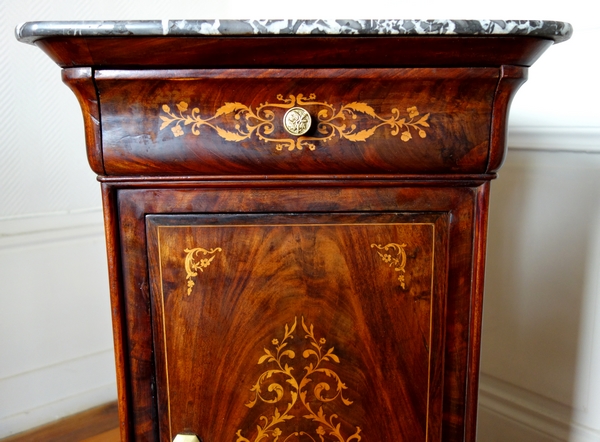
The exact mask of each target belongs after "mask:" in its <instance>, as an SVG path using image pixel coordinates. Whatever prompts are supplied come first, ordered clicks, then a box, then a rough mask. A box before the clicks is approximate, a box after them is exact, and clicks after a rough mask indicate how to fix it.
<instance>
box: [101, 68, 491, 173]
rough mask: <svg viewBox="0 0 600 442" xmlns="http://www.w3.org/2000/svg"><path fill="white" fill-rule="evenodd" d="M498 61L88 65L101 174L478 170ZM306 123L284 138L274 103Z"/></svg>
mask: <svg viewBox="0 0 600 442" xmlns="http://www.w3.org/2000/svg"><path fill="white" fill-rule="evenodd" d="M499 76H500V70H499V69H497V68H470V69H466V68H446V69H425V68H423V69H386V70H383V69H369V70H366V69H312V70H307V69H287V70H280V69H264V70H258V69H249V70H239V69H235V70H234V69H231V70H185V71H168V72H164V71H98V72H97V73H96V75H95V80H96V84H97V87H98V91H99V97H100V110H101V114H102V151H103V161H104V169H105V171H106V173H107V174H108V175H136V174H152V175H187V174H195V175H215V174H224V175H247V174H254V175H257V174H275V175H276V174H364V173H404V174H426V173H436V174H441V173H456V172H461V173H477V174H479V173H484V172H485V171H486V168H487V165H488V155H489V147H490V132H491V121H492V105H493V102H494V97H495V93H496V89H497V87H498V81H499ZM295 106H299V107H301V108H303V109H305V110H306V111H307V112H308V113H309V114H310V116H311V119H312V124H311V125H310V129H309V130H308V132H307V133H306V134H305V135H302V136H295V135H290V134H289V133H288V132H286V130H285V128H284V126H283V117H284V114H285V112H286V111H287V110H288V109H290V108H292V107H295Z"/></svg>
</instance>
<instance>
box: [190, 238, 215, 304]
mask: <svg viewBox="0 0 600 442" xmlns="http://www.w3.org/2000/svg"><path fill="white" fill-rule="evenodd" d="M222 251H223V250H222V249H221V248H220V247H215V248H214V249H210V250H207V249H203V248H202V247H197V248H195V249H185V250H184V253H187V255H186V257H185V271H186V273H187V276H186V280H187V294H188V296H189V295H190V294H191V293H192V289H193V288H194V284H195V283H194V279H193V278H195V277H196V276H198V270H200V271H201V272H204V269H205V268H207V267H208V266H210V264H211V263H212V261H213V259H215V255H214V254H215V253H216V252H222ZM210 255H212V256H210Z"/></svg>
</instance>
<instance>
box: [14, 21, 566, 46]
mask: <svg viewBox="0 0 600 442" xmlns="http://www.w3.org/2000/svg"><path fill="white" fill-rule="evenodd" d="M572 32H573V28H572V27H571V25H570V24H569V23H564V22H558V21H543V20H147V21H62V22H61V21H55V22H53V21H41V22H28V23H23V24H21V25H19V26H17V28H16V29H15V33H16V36H17V39H18V40H19V41H22V42H25V43H30V44H33V43H35V41H36V40H39V39H42V38H48V37H59V36H83V37H113V36H162V35H164V36H188V37H189V36H252V35H260V36H266V35H332V36H336V35H337V36H352V35H370V36H373V35H448V36H457V35H465V36H485V35H494V36H503V35H504V36H510V35H524V36H533V37H539V38H546V39H551V40H554V41H555V42H556V43H559V42H561V41H564V40H568V39H569V38H570V37H571V34H572Z"/></svg>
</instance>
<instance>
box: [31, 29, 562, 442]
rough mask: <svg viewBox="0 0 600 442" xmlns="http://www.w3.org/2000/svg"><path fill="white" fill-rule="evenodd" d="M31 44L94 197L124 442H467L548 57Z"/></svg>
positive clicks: (285, 42) (188, 43)
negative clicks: (518, 162)
mask: <svg viewBox="0 0 600 442" xmlns="http://www.w3.org/2000/svg"><path fill="white" fill-rule="evenodd" d="M36 44H37V45H38V46H40V47H41V48H42V49H44V50H45V51H46V52H47V53H48V54H49V55H50V56H51V57H52V58H53V59H54V60H55V61H56V62H57V63H58V64H59V65H61V66H62V67H63V68H64V69H63V80H64V81H65V82H66V83H67V84H68V85H69V86H70V87H71V88H72V89H73V91H74V92H75V94H76V95H77V97H78V99H79V102H80V104H81V107H82V110H83V115H84V121H85V128H86V139H87V149H88V156H89V160H90V165H91V167H92V169H93V170H94V171H95V172H97V173H98V174H99V179H100V181H101V182H102V192H103V202H104V208H105V221H106V235H107V245H108V258H109V269H110V281H111V282H110V285H111V302H112V315H113V323H114V336H115V352H116V360H117V368H118V387H119V407H120V420H121V435H122V438H123V440H157V441H158V440H160V441H171V440H172V439H173V438H174V437H175V436H176V434H196V435H197V436H198V437H199V438H200V439H201V440H202V441H204V442H222V441H226V440H227V441H236V442H247V441H253V442H254V441H258V440H264V441H266V440H269V441H275V440H279V441H283V440H285V441H289V440H299V441H334V440H335V441H340V442H350V441H359V440H366V441H410V442H414V441H442V440H443V441H474V440H475V429H476V408H477V388H478V384H477V382H478V371H479V347H480V335H481V304H482V293H483V275H484V261H485V244H486V226H487V213H488V196H489V181H490V180H491V179H493V178H495V171H496V170H497V169H498V168H499V167H500V165H501V164H502V161H503V158H504V155H505V150H506V117H507V113H508V107H509V103H510V100H511V98H512V96H513V95H514V93H515V91H516V90H517V88H518V87H519V85H520V84H521V83H522V82H523V81H524V80H525V79H526V75H527V66H529V65H530V64H531V63H532V62H533V61H535V59H536V58H537V57H538V56H539V55H540V54H541V52H542V51H543V50H545V49H546V48H547V47H548V46H549V45H551V44H552V41H551V40H549V39H545V38H540V37H528V36H525V37H523V36H472V37H449V36H439V37H435V36H411V37H393V36H386V37H343V38H342V37H338V38H336V37H323V36H319V37H311V36H268V37H256V36H248V37H243V36H238V37H227V36H214V37H207V36H202V37H173V36H167V37H154V36H146V37H144V36H126V37H98V36H71V37H62V36H54V37H48V38H45V39H41V40H38V41H37V43H36ZM294 106H299V107H302V108H303V109H305V110H306V111H307V112H308V114H309V115H310V116H311V118H312V123H311V124H309V125H308V126H307V129H308V132H307V133H306V134H305V135H301V136H295V135H290V134H288V133H287V132H286V129H285V127H284V124H283V118H284V114H285V112H286V111H287V110H289V109H290V108H292V107H294Z"/></svg>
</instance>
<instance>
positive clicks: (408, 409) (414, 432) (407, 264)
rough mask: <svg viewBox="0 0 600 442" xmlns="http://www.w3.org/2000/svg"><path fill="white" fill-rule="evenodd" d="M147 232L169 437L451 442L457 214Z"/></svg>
mask: <svg viewBox="0 0 600 442" xmlns="http://www.w3.org/2000/svg"><path fill="white" fill-rule="evenodd" d="M147 228H148V253H149V265H150V276H151V281H152V284H153V285H152V288H151V299H152V305H153V316H154V318H153V324H154V326H153V327H154V341H155V344H154V347H155V352H156V361H157V362H156V367H157V375H158V386H159V387H158V404H159V407H158V409H159V432H160V440H162V441H171V440H172V438H173V437H174V436H175V435H176V434H177V433H186V432H187V433H190V432H191V433H195V434H197V435H198V436H199V437H200V438H201V440H203V441H205V442H210V441H226V440H227V441H236V442H247V441H252V442H254V441H258V440H263V441H265V440H269V441H274V440H294V441H295V440H300V441H303V440H307V441H308V440H314V441H319V440H321V441H338V442H340V441H344V442H350V441H359V440H374V441H387V440H406V441H433V440H439V438H440V436H441V425H442V387H443V381H442V379H443V367H444V363H443V359H444V358H443V341H444V327H443V311H444V304H445V281H446V280H447V274H446V271H447V270H446V268H447V262H446V256H447V239H446V236H447V216H446V215H445V214H437V215H432V214H402V213H389V212H388V213H383V212H382V213H371V214H352V213H348V214H336V215H315V214H294V215H260V214H254V215H149V216H147Z"/></svg>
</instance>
